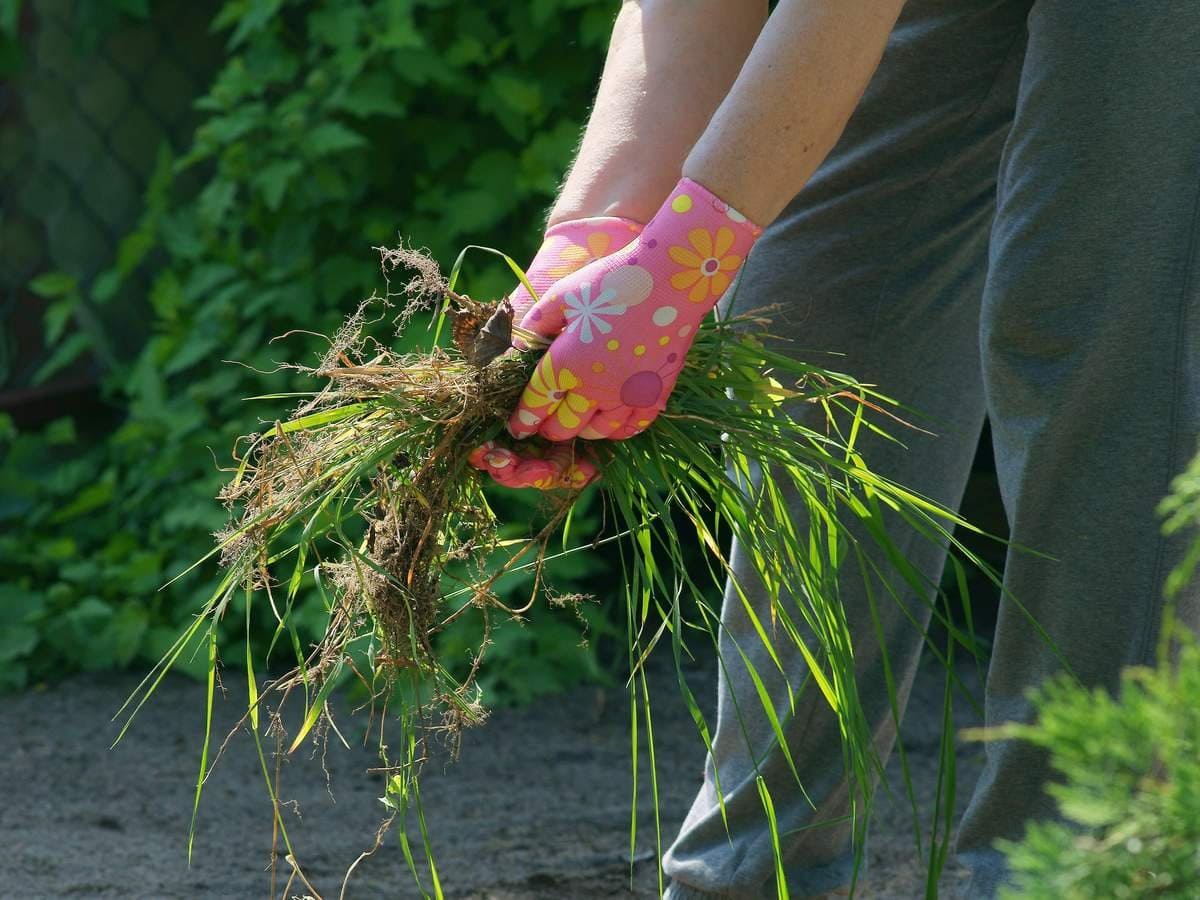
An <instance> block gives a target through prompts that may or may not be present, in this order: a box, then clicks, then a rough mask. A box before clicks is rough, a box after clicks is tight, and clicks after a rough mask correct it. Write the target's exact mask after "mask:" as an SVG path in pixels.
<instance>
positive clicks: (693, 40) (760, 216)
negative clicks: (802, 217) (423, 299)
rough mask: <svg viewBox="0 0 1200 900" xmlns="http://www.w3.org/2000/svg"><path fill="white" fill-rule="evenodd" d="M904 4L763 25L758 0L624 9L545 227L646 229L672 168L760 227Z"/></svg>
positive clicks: (841, 109)
mask: <svg viewBox="0 0 1200 900" xmlns="http://www.w3.org/2000/svg"><path fill="white" fill-rule="evenodd" d="M903 5H904V0H781V2H780V3H779V5H778V6H777V7H776V9H775V11H774V12H773V13H772V14H771V17H770V19H769V20H768V22H767V24H766V27H765V28H762V27H760V26H761V24H762V22H761V18H760V17H761V15H762V14H763V13H764V12H765V4H763V3H759V2H752V3H746V2H737V0H711V2H709V0H691V2H689V0H670V2H667V0H664V2H658V3H651V2H649V0H646V2H643V3H640V4H639V3H632V2H628V3H626V4H625V6H624V7H623V8H622V10H621V13H620V15H619V16H618V18H617V23H616V25H615V26H614V30H613V41H612V44H611V45H610V48H609V55H608V61H607V62H606V64H605V71H604V76H603V78H602V79H601V84H600V89H599V92H598V94H597V99H596V105H595V108H594V110H593V112H592V116H591V119H590V120H589V123H588V128H587V132H586V134H585V136H584V141H583V144H582V145H581V147H580V152H579V156H578V158H577V159H576V161H575V165H574V166H573V167H572V170H571V174H570V175H569V177H568V178H567V181H566V183H565V184H564V186H563V190H562V192H561V194H560V197H559V201H558V203H557V204H556V205H555V208H554V211H553V212H552V213H551V217H550V222H551V224H553V223H555V222H559V221H563V220H566V219H570V218H579V217H582V216H595V215H623V216H627V217H629V218H631V219H636V220H638V221H642V222H645V221H647V220H648V218H649V217H650V216H651V215H653V213H654V212H655V210H657V208H658V206H659V205H660V204H661V203H662V201H663V200H664V199H665V198H666V196H667V194H668V193H670V191H671V188H672V187H673V186H674V185H675V182H676V181H678V179H679V176H680V174H683V175H686V176H687V177H689V178H692V179H693V180H695V181H698V182H700V183H701V184H703V185H704V186H705V187H707V188H708V189H709V190H711V191H712V192H713V193H715V194H716V195H717V196H718V197H721V198H722V199H723V200H725V201H726V202H728V203H730V204H731V205H732V206H734V207H735V208H736V209H738V210H739V211H741V212H742V213H744V214H745V215H746V216H748V217H749V218H750V219H751V220H752V221H754V222H756V223H758V224H759V225H763V226H765V225H768V224H769V223H770V222H771V221H773V220H774V219H775V217H776V216H778V215H779V213H780V212H781V211H782V210H783V207H784V206H785V205H787V203H788V202H789V201H790V200H791V199H792V197H794V196H795V195H796V194H797V193H799V192H800V189H801V188H803V187H804V184H805V183H806V182H807V181H808V179H809V178H810V177H811V176H812V174H813V172H814V171H816V169H817V167H818V166H819V165H820V164H821V161H822V160H824V158H825V157H826V155H827V154H828V153H829V151H830V150H832V149H833V146H834V144H835V143H836V142H837V139H838V137H839V136H840V135H841V133H842V129H843V128H845V125H846V122H847V121H848V120H849V118H850V115H851V113H853V111H854V108H855V106H857V104H858V101H859V99H860V98H861V97H862V93H863V91H864V90H865V89H866V86H867V83H868V82H869V81H870V78H871V75H872V74H873V73H874V71H875V69H876V67H877V66H878V64H879V59H880V57H881V56H882V55H883V50H884V47H885V46H886V44H887V38H888V35H889V34H890V33H891V30H892V28H893V27H894V26H895V23H896V19H897V18H898V17H899V15H900V10H901V8H902V7H903ZM760 31H761V33H760ZM751 46H752V49H751ZM747 50H749V55H748V56H747V55H746V51H747ZM731 73H735V74H731ZM730 82H732V87H729V84H730Z"/></svg>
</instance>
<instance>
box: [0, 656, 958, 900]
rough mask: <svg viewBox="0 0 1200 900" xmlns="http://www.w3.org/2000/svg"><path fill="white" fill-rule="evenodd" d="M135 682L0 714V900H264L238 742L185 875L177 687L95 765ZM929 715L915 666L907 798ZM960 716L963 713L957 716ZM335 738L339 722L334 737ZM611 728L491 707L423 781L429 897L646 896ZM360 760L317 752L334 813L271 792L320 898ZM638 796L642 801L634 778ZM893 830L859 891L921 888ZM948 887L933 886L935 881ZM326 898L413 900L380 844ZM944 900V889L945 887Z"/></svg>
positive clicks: (184, 775)
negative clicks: (432, 881)
mask: <svg viewBox="0 0 1200 900" xmlns="http://www.w3.org/2000/svg"><path fill="white" fill-rule="evenodd" d="M690 677H691V678H693V679H694V682H695V686H696V689H697V694H698V696H701V697H711V696H712V694H713V677H712V673H711V670H709V669H698V670H697V671H695V672H694V673H691V676H690ZM136 681H137V679H136V678H134V677H130V676H101V677H79V678H75V679H73V680H71V681H69V682H67V683H65V684H62V685H58V686H56V687H54V688H51V689H49V690H45V691H33V692H29V693H26V694H23V695H21V696H17V697H6V698H4V699H3V701H2V703H0V791H2V792H3V793H2V797H3V804H2V805H0V846H2V847H3V852H2V854H0V885H2V886H3V887H2V888H0V894H3V896H4V897H6V898H13V900H26V898H29V900H32V898H37V900H41V898H58V897H88V898H92V897H96V898H101V897H121V898H174V897H187V898H252V897H268V896H270V875H269V869H270V865H271V814H270V806H269V803H268V801H267V798H266V794H265V792H264V789H263V784H262V780H261V779H262V776H261V773H260V771H259V768H258V760H257V756H256V754H255V752H254V746H253V743H252V742H251V740H250V738H249V737H248V736H247V735H244V734H243V735H239V736H238V738H237V739H235V740H234V742H233V743H232V744H231V746H230V748H229V749H228V751H227V752H226V754H225V756H224V758H223V760H222V762H221V764H220V766H218V768H217V770H216V772H215V773H214V774H213V776H212V777H211V779H210V781H209V783H208V785H207V787H206V789H205V795H204V800H203V803H202V805H201V811H200V825H199V830H198V834H197V840H196V848H195V856H194V859H193V863H192V866H191V868H190V869H189V868H188V866H187V858H186V852H187V848H186V841H187V830H188V821H189V817H190V814H191V803H192V796H191V795H192V785H193V783H194V777H195V767H196V765H197V753H198V748H199V745H200V738H201V736H202V717H203V705H204V704H203V688H202V686H200V685H199V684H197V683H195V682H191V681H187V680H184V679H182V678H178V679H168V680H167V681H165V682H164V683H163V685H162V687H161V689H160V692H159V695H158V696H157V697H156V698H155V699H154V700H153V701H151V703H150V704H149V705H148V706H147V707H146V709H145V710H144V711H143V713H142V715H141V717H140V719H139V721H138V723H137V725H136V726H135V728H134V730H133V731H132V732H131V733H130V735H129V736H128V737H127V738H126V740H125V741H124V742H123V743H122V744H121V745H120V746H119V747H117V749H115V750H113V751H111V752H110V751H108V750H106V749H105V748H106V747H107V746H108V744H109V743H110V741H111V739H112V737H113V734H114V729H113V726H112V725H111V724H110V722H109V717H110V716H111V715H112V714H113V712H115V710H116V709H117V707H118V706H119V705H120V703H121V701H122V700H123V699H124V698H125V696H126V695H127V693H128V692H129V691H130V690H131V689H132V688H133V687H134V685H135V684H136ZM972 683H974V680H972ZM673 691H674V688H673V687H672V686H671V684H670V682H669V680H666V679H664V680H663V685H662V687H661V689H659V690H658V691H657V693H656V695H655V699H656V704H657V712H656V719H655V732H656V738H657V745H658V762H659V770H660V789H661V791H662V795H661V800H662V814H663V831H664V840H669V839H670V837H671V836H673V834H674V830H675V828H676V827H677V825H678V823H679V821H680V819H681V818H682V816H683V814H684V812H685V811H686V809H687V806H688V804H689V802H690V800H691V796H692V793H693V792H694V790H695V788H696V786H697V784H698V781H699V777H700V772H701V768H702V762H703V748H702V745H701V744H700V742H699V740H698V738H697V737H696V734H695V731H694V729H693V726H692V724H691V721H690V719H689V718H688V716H687V714H686V711H685V710H684V708H683V705H682V703H681V702H679V701H678V694H677V693H674V692H673ZM242 702H243V693H242V690H241V687H240V685H239V686H237V687H236V688H235V687H234V685H232V684H231V685H230V697H229V699H227V700H225V701H223V702H220V703H219V704H218V708H217V719H218V721H219V722H220V724H221V725H222V726H223V730H222V731H220V732H219V733H220V734H224V733H225V731H226V730H228V727H229V726H230V725H231V724H232V723H233V722H234V721H235V720H236V716H237V712H238V710H239V704H241V703H242ZM940 716H941V681H940V678H939V675H938V673H937V672H936V671H934V670H932V669H926V670H924V671H923V672H922V674H921V676H920V677H919V679H918V683H917V687H916V689H915V691H914V697H913V701H912V704H911V706H910V712H909V716H908V719H907V721H906V722H905V732H906V734H907V738H906V740H907V746H908V748H909V752H910V763H911V765H912V767H913V770H914V779H915V781H916V785H917V790H918V793H919V794H920V795H922V796H923V797H925V798H926V799H927V800H928V799H929V798H931V797H932V785H933V779H934V772H935V770H936V753H937V737H938V730H939V722H940ZM971 721H972V720H971V719H970V717H969V716H968V715H966V711H965V710H964V712H963V715H962V716H961V717H960V723H961V724H970V723H971ZM347 727H348V726H347V725H346V724H345V723H344V722H343V731H344V732H345V733H346V736H347V737H348V738H350V739H351V740H352V741H353V740H354V737H353V735H352V733H351V732H350V731H347V730H346V728H347ZM349 727H352V726H349ZM628 727H629V717H628V707H627V702H626V699H625V695H624V694H623V693H622V692H620V691H619V690H599V689H596V688H585V689H580V690H577V691H574V692H572V693H570V694H566V695H563V696H560V697H555V698H551V699H549V700H545V701H542V702H540V703H539V704H537V705H536V706H534V707H532V708H529V709H525V710H519V711H502V712H498V713H496V714H495V715H494V716H493V717H492V719H491V721H490V722H489V723H488V724H487V725H485V726H484V727H483V728H482V729H478V730H475V731H473V732H471V733H469V734H468V735H467V736H466V740H465V742H464V747H463V752H462V757H461V759H460V761H459V762H458V763H457V764H454V765H452V766H450V767H449V768H447V769H445V770H444V771H443V770H442V768H441V767H440V766H439V767H438V768H437V771H433V770H430V771H429V777H428V779H427V782H426V785H425V788H424V800H425V806H426V811H427V816H428V821H429V827H430V830H431V837H432V840H433V844H434V847H435V850H436V851H437V862H438V867H439V873H440V875H441V880H442V885H443V888H444V890H445V894H446V896H447V897H448V898H461V900H535V898H536V900H543V898H544V900H551V898H553V900H566V898H578V900H593V898H602V897H629V896H635V897H653V896H656V883H657V882H656V875H655V866H654V863H653V851H654V823H653V818H652V816H651V814H650V810H649V809H648V808H646V809H644V810H643V812H642V814H641V816H640V817H639V826H638V847H637V854H636V857H637V859H638V860H639V862H638V863H637V864H636V865H635V866H634V874H633V891H632V894H631V892H630V875H629V864H628V862H627V859H628V852H629V818H630V765H629V737H628ZM359 733H360V734H361V731H360V732H359ZM297 756H298V757H299V756H300V754H298V755H297ZM980 756H981V752H980V750H979V748H978V746H976V745H967V746H965V747H963V748H962V749H961V750H960V757H959V758H960V775H959V791H960V798H963V797H965V795H966V794H967V793H968V792H969V789H970V786H971V785H972V784H973V783H974V780H975V777H976V775H977V772H978V764H979V760H980ZM374 764H375V757H374V754H373V753H372V752H371V751H370V750H363V749H360V748H356V749H354V750H351V751H347V750H345V749H344V748H343V747H342V746H341V745H340V744H335V743H331V744H330V746H329V751H328V754H327V759H326V765H327V767H328V770H329V773H330V776H331V781H332V786H333V794H334V796H335V797H336V803H335V802H332V801H331V799H330V796H329V794H328V793H327V792H326V789H325V778H324V775H323V773H322V771H321V760H320V759H319V758H317V759H312V758H308V757H307V756H304V757H302V758H296V759H293V760H291V761H290V762H289V763H288V764H287V765H286V766H285V767H284V791H283V793H284V796H285V797H286V798H288V799H294V800H295V801H297V804H298V814H297V815H293V816H292V818H291V823H292V824H290V825H289V829H290V831H291V832H292V837H293V840H294V842H295V845H296V848H297V851H298V854H299V856H300V859H301V861H302V862H303V863H304V864H305V866H306V869H307V871H308V872H309V874H310V876H311V877H312V878H313V880H314V883H315V884H316V886H317V888H318V889H319V890H320V891H321V892H322V893H323V894H324V896H325V897H326V898H327V900H330V898H335V897H337V896H338V890H339V886H340V884H341V876H342V874H343V873H344V871H345V869H346V867H347V866H348V865H349V864H350V863H351V862H352V861H353V860H354V859H355V857H356V856H357V855H358V853H359V852H360V851H361V850H362V849H364V848H365V847H367V846H369V845H370V843H371V840H372V837H373V835H374V832H375V828H376V825H377V824H378V822H379V820H380V817H381V813H382V811H383V808H382V806H380V804H379V803H378V802H376V800H375V798H376V797H378V796H380V795H382V793H383V790H382V781H381V778H380V776H378V775H375V774H368V773H367V772H366V770H367V769H368V768H370V767H371V766H373V765H374ZM892 771H893V772H895V771H897V770H896V768H895V764H894V762H893V765H892ZM893 783H894V784H896V785H899V783H900V782H899V780H898V779H893ZM642 796H643V797H645V798H648V796H649V785H648V783H643V785H642ZM960 805H961V803H960ZM909 822H910V812H909V810H908V809H907V808H906V807H905V806H904V805H903V804H897V803H889V802H888V801H887V800H884V801H883V802H882V805H881V807H880V809H879V811H878V814H877V819H876V825H875V827H874V829H873V831H872V836H871V860H870V867H871V868H870V879H869V881H868V883H867V885H866V887H865V890H863V891H862V892H861V893H860V894H859V896H861V897H864V898H873V900H882V898H895V900H913V898H918V897H922V896H923V895H924V888H923V876H922V868H921V864H920V862H919V861H918V860H916V859H914V851H913V837H912V832H911V830H910V825H909ZM286 868H287V867H286V865H285V864H284V863H283V862H282V861H280V863H279V870H280V871H283V870H285V869H286ZM955 878H956V873H953V872H951V873H948V875H947V878H946V880H945V883H946V884H947V886H948V887H950V888H952V884H953V882H954V881H955ZM292 893H293V894H296V895H300V894H303V891H302V890H298V889H295V888H293V891H292ZM276 896H278V893H277V894H276ZM345 896H346V897H347V898H352V900H354V898H383V897H387V898H397V897H398V898H409V897H419V896H420V895H419V893H418V891H417V890H416V888H415V886H414V883H413V880H412V876H411V875H410V874H408V872H407V870H406V868H405V865H404V862H403V858H402V856H401V853H400V850H399V847H398V843H397V841H396V840H395V835H391V836H389V838H388V839H387V840H386V841H385V843H384V845H383V847H382V848H381V849H380V851H379V852H378V853H376V854H375V855H374V856H373V857H371V858H370V859H368V860H366V861H365V862H364V863H363V864H362V865H361V866H359V868H358V870H357V871H356V874H355V877H354V878H353V880H352V881H351V882H350V886H349V889H348V890H347V892H346V895H345ZM944 896H953V890H952V889H950V890H947V891H946V892H945V893H944Z"/></svg>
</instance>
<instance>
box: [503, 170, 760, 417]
mask: <svg viewBox="0 0 1200 900" xmlns="http://www.w3.org/2000/svg"><path fill="white" fill-rule="evenodd" d="M761 233H762V229H760V228H759V227H758V226H757V225H755V224H754V223H753V222H750V221H749V220H748V219H747V218H746V217H745V216H743V215H742V214H741V213H739V212H738V211H737V210H735V209H733V207H731V206H729V205H728V204H727V203H725V202H724V201H722V200H721V199H720V198H718V197H716V196H715V195H713V194H712V193H711V192H710V191H709V190H708V189H707V188H705V187H704V186H703V185H700V184H698V183H696V182H694V181H692V180H691V179H689V178H684V179H683V180H681V181H680V182H679V184H678V185H676V187H675V190H674V191H672V192H671V195H670V196H669V197H668V198H667V201H666V203H664V204H663V206H662V208H661V209H659V211H658V212H657V213H655V215H654V218H652V219H651V220H650V223H649V224H648V225H647V226H646V227H645V229H644V230H643V231H642V232H641V234H640V235H638V237H637V238H636V239H634V241H633V242H632V243H630V244H629V245H628V246H626V247H624V248H623V249H621V250H619V251H617V252H616V253H614V254H612V255H611V256H608V257H606V258H604V259H601V260H597V261H596V262H593V263H590V264H589V265H587V266H585V267H583V268H581V269H579V270H578V271H577V272H575V273H573V274H571V275H567V276H566V277H564V278H562V279H561V280H560V281H558V282H556V283H555V284H554V285H552V286H551V287H550V288H549V289H548V290H547V291H546V292H545V293H544V294H543V295H542V297H541V299H540V300H539V301H538V302H537V303H536V304H534V306H533V307H532V308H531V309H530V310H529V312H528V313H527V314H526V315H525V318H524V319H523V320H522V321H521V326H522V327H524V328H526V329H528V330H530V331H533V332H536V333H538V334H540V335H542V336H544V337H546V338H551V339H553V342H552V343H551V345H550V348H549V349H548V350H547V351H546V353H545V355H544V356H543V357H542V358H541V360H540V361H539V362H538V365H537V368H536V369H535V370H534V373H533V377H532V378H531V379H530V381H529V384H528V386H527V387H526V388H525V392H524V394H522V396H521V401H520V403H519V404H518V406H517V409H516V410H515V411H514V412H513V414H512V416H511V418H510V419H509V423H508V428H509V431H510V432H512V434H513V436H514V437H517V438H524V437H529V436H530V435H533V434H535V433H540V434H541V435H542V436H543V437H546V438H548V439H550V440H552V441H566V440H569V439H571V438H573V437H575V436H577V435H578V436H579V437H583V438H591V439H599V438H609V439H612V440H623V439H625V438H628V437H632V436H633V435H635V434H638V433H639V432H641V431H643V430H644V429H645V428H646V426H648V425H649V424H650V423H651V422H652V421H653V420H654V418H655V417H656V416H657V415H658V414H659V413H660V412H662V410H663V407H664V406H665V405H666V402H667V397H668V396H669V395H670V393H671V391H672V390H673V389H674V387H675V380H676V378H677V377H678V376H679V371H680V369H682V368H683V360H684V356H685V355H686V354H687V352H688V349H689V348H690V347H691V345H692V341H693V340H694V339H695V334H696V328H697V326H698V325H699V324H700V322H701V321H702V320H703V319H704V317H705V316H706V315H707V314H708V312H709V310H711V309H712V308H713V307H714V306H715V305H716V303H717V301H718V300H719V299H720V297H721V295H722V294H723V293H724V292H725V290H726V288H728V287H729V284H730V282H731V281H732V280H733V277H734V276H735V275H736V274H737V272H738V270H739V269H740V268H741V266H742V263H743V262H744V261H745V259H746V255H747V254H748V253H749V252H750V248H751V247H752V246H753V245H754V242H755V240H757V238H758V236H759V234H761Z"/></svg>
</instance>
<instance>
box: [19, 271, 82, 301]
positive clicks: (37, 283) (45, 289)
mask: <svg viewBox="0 0 1200 900" xmlns="http://www.w3.org/2000/svg"><path fill="white" fill-rule="evenodd" d="M29 290H30V291H32V292H33V293H35V294H37V295H38V296H39V297H44V298H45V299H47V300H52V299H54V298H55V297H63V296H66V295H67V294H74V293H77V292H78V291H79V282H78V281H77V280H76V278H75V276H74V275H68V274H67V273H66V272H46V273H45V274H42V275H39V276H37V278H35V279H33V281H31V282H29Z"/></svg>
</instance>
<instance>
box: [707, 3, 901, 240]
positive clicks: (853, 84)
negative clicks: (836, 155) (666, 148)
mask: <svg viewBox="0 0 1200 900" xmlns="http://www.w3.org/2000/svg"><path fill="white" fill-rule="evenodd" d="M903 5H904V0H782V2H780V4H779V6H778V7H777V8H776V9H775V11H774V12H773V13H772V14H771V19H770V21H769V23H768V24H767V27H766V28H765V29H763V32H762V36H761V37H760V38H759V39H758V42H757V43H756V44H755V45H754V49H753V51H751V53H750V55H749V58H748V59H747V60H746V64H745V66H744V67H743V68H742V71H741V74H740V75H739V76H738V78H737V81H736V82H735V84H734V85H733V88H732V89H731V90H730V92H729V95H728V96H727V97H726V98H725V100H724V102H722V103H721V106H720V108H719V109H718V110H717V112H716V114H715V115H714V116H713V117H712V121H711V122H710V123H709V124H708V127H707V128H706V129H705V130H704V133H703V135H702V136H701V137H700V139H699V141H698V142H697V144H696V146H695V148H694V149H693V150H692V152H691V153H690V154H689V156H688V157H687V160H686V162H685V163H684V165H683V174H684V175H686V176H688V177H689V178H692V179H694V180H696V181H698V182H700V183H701V184H703V185H705V186H706V187H707V188H708V189H709V190H711V191H712V192H713V193H715V194H716V195H717V196H718V197H721V198H723V199H724V200H726V201H727V202H728V203H730V204H731V205H733V206H734V207H735V208H736V209H738V210H739V211H741V212H742V213H744V214H745V215H747V216H749V217H750V219H751V220H752V221H754V222H757V223H758V224H760V225H767V224H768V223H770V222H771V221H772V220H773V219H775V217H776V216H778V215H779V213H780V212H781V211H782V210H783V207H784V206H785V205H786V204H787V203H788V201H790V200H791V199H792V197H794V196H795V195H796V194H797V193H799V191H800V189H801V188H802V187H803V186H804V184H805V183H806V182H807V181H808V179H809V178H810V177H811V176H812V174H813V172H814V171H816V169H817V167H818V166H819V165H820V164H821V162H822V161H823V160H824V159H825V157H826V155H828V153H829V151H830V150H832V149H833V146H834V144H835V143H836V142H837V139H838V138H839V137H840V135H841V133H842V129H843V128H844V127H845V125H846V122H847V121H848V120H849V118H850V115H851V113H852V112H853V111H854V108H855V106H857V105H858V101H859V99H860V98H861V97H862V93H863V91H864V90H865V89H866V86H867V83H868V82H869V81H870V79H871V75H872V74H873V73H874V71H875V69H876V67H877V66H878V64H879V59H880V57H881V56H882V54H883V50H884V47H885V46H886V44H887V38H888V35H889V34H890V33H891V30H892V28H893V27H894V26H895V23H896V19H897V18H898V16H899V14H900V9H901V7H903Z"/></svg>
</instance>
